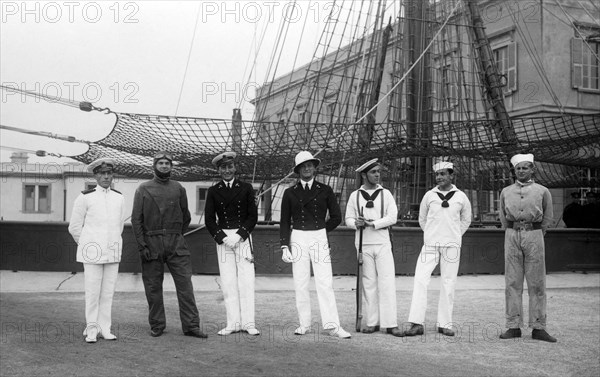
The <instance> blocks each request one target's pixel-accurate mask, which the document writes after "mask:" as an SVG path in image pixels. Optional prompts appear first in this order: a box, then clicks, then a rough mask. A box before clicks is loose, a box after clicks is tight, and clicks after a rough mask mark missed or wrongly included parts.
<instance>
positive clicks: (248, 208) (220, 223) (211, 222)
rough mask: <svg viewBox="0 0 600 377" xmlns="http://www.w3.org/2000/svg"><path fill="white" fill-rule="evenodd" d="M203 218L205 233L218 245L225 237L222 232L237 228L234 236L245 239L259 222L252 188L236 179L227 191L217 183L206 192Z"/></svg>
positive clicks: (221, 183)
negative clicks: (206, 231)
mask: <svg viewBox="0 0 600 377" xmlns="http://www.w3.org/2000/svg"><path fill="white" fill-rule="evenodd" d="M204 216H205V223H206V228H207V229H208V232H209V233H210V234H211V236H212V237H213V238H214V239H215V241H216V242H217V243H218V244H219V245H221V244H222V243H223V238H225V237H227V234H226V233H225V232H223V229H238V231H237V234H239V235H240V236H241V237H242V239H243V240H246V239H247V238H248V236H249V235H250V232H252V230H253V229H254V227H255V226H256V221H257V220H258V209H257V208H256V201H255V197H254V189H253V188H252V185H250V184H249V183H246V182H242V181H240V180H239V179H237V178H236V179H234V180H233V183H232V187H231V188H227V186H226V185H225V183H224V182H223V181H222V180H221V181H219V183H217V184H215V185H214V186H212V187H210V188H209V189H208V193H207V196H206V206H205V207H204Z"/></svg>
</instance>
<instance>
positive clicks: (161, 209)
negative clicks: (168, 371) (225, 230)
mask: <svg viewBox="0 0 600 377" xmlns="http://www.w3.org/2000/svg"><path fill="white" fill-rule="evenodd" d="M153 168H154V179H152V180H151V181H147V182H143V183H142V184H141V185H140V186H139V187H138V189H137V190H136V192H135V197H134V199H133V212H132V214H131V225H132V227H133V232H134V234H135V239H136V242H137V245H138V250H139V252H140V256H141V259H142V280H143V281H144V289H145V290H146V299H147V300H148V307H149V311H150V312H149V315H148V320H149V322H150V335H151V336H154V337H157V336H161V335H162V334H163V331H164V330H165V327H166V317H165V307H164V303H163V287H162V283H163V277H164V264H165V263H166V264H167V266H168V267H169V271H170V272H171V276H173V281H174V282H175V289H176V290H177V299H178V301H179V316H180V318H181V327H182V329H183V333H184V334H185V335H187V336H194V337H197V338H206V334H204V333H203V332H202V331H201V330H200V319H199V315H198V308H197V307H196V300H195V298H194V287H193V286H192V261H191V258H190V252H189V250H188V248H187V245H186V243H185V240H184V238H183V233H184V231H185V230H186V229H187V227H188V225H189V224H190V221H191V216H190V211H189V210H188V202H187V196H186V191H185V188H183V186H181V184H180V183H179V182H176V181H173V180H171V179H170V177H171V169H172V168H173V156H172V155H171V154H170V153H167V152H159V153H157V154H156V155H155V156H154V164H153Z"/></svg>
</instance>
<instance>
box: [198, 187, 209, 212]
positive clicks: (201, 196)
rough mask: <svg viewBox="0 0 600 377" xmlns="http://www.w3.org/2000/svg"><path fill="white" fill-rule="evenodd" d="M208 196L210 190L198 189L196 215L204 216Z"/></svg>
mask: <svg viewBox="0 0 600 377" xmlns="http://www.w3.org/2000/svg"><path fill="white" fill-rule="evenodd" d="M207 194H208V188H206V187H196V215H201V214H204V207H205V206H206V195H207Z"/></svg>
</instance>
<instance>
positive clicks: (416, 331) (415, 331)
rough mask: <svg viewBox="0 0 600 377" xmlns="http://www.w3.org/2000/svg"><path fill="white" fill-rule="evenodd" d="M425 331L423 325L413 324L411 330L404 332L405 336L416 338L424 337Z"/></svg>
mask: <svg viewBox="0 0 600 377" xmlns="http://www.w3.org/2000/svg"><path fill="white" fill-rule="evenodd" d="M424 332H425V330H424V329H423V325H418V324H416V323H413V324H412V326H411V327H410V329H408V330H407V331H405V332H403V334H404V336H415V335H423V333H424Z"/></svg>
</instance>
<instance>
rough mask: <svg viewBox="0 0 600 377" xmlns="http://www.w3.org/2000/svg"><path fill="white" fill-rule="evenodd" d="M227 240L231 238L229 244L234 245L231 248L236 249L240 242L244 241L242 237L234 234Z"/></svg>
mask: <svg viewBox="0 0 600 377" xmlns="http://www.w3.org/2000/svg"><path fill="white" fill-rule="evenodd" d="M227 238H229V242H230V243H231V244H232V245H233V246H231V247H234V246H235V245H236V244H237V243H238V242H240V241H241V240H242V237H241V236H240V235H239V234H237V233H234V234H232V235H231V236H229V237H227Z"/></svg>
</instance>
